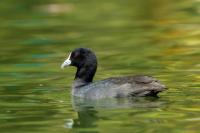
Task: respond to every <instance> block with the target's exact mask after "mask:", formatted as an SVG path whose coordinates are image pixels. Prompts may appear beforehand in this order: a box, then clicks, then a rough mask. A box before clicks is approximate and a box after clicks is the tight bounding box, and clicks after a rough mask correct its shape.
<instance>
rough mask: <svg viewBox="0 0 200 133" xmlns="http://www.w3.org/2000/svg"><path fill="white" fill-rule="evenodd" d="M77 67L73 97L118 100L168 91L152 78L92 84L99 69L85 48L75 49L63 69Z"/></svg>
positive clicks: (127, 77)
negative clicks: (119, 98) (70, 66)
mask: <svg viewBox="0 0 200 133" xmlns="http://www.w3.org/2000/svg"><path fill="white" fill-rule="evenodd" d="M65 64H67V66H69V65H72V66H75V67H77V72H76V76H75V80H74V83H73V85H72V95H73V96H77V97H81V98H87V99H102V98H112V97H115V98H118V97H133V96H156V95H157V94H158V93H159V92H162V91H164V90H165V89H166V87H165V85H163V84H161V83H160V82H159V81H158V80H157V79H155V78H153V77H151V76H143V75H137V76H126V77H111V78H108V79H104V80H100V81H96V82H92V80H93V76H94V75H95V72H96V68H97V59H96V56H95V54H94V53H93V52H92V51H90V50H88V49H85V48H79V49H75V50H74V51H73V52H72V53H71V54H70V56H69V57H68V59H67V60H66V61H65V62H64V63H63V64H62V67H65Z"/></svg>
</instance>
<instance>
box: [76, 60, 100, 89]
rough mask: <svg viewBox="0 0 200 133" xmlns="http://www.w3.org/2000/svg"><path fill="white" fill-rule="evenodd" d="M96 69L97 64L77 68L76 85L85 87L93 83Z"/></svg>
mask: <svg viewBox="0 0 200 133" xmlns="http://www.w3.org/2000/svg"><path fill="white" fill-rule="evenodd" d="M96 69H97V65H95V64H93V65H89V66H84V67H81V68H77V72H76V76H75V84H77V85H79V86H84V85H86V84H88V83H91V82H92V80H93V77H94V75H95V73H96Z"/></svg>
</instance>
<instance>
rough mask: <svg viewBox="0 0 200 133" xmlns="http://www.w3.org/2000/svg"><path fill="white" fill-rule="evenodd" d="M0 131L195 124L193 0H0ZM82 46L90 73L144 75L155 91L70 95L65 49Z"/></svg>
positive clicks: (199, 42) (191, 127) (139, 130)
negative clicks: (91, 61) (159, 88)
mask: <svg viewBox="0 0 200 133" xmlns="http://www.w3.org/2000/svg"><path fill="white" fill-rule="evenodd" d="M0 16H1V17H0V29H1V30H0V64H1V65H0V108H1V109H0V132H1V133H11V132H14V133H29V132H33V133H35V132H38V133H46V132H48V133H54V132H81V133H83V132H84V133H87V132H88V133H94V132H95V133H97V132H110V133H121V132H124V133H130V132H134V133H144V132H145V133H146V132H148V133H155V132H162V133H165V132H166V133H169V132H170V133H197V132H199V131H200V96H199V93H200V90H199V88H200V76H199V75H200V71H199V70H200V64H199V60H200V39H199V36H200V17H199V16H200V2H199V0H176V1H172V0H162V1H161V0H146V1H139V0H126V1H124V0H101V1H97V0H84V1H81V0H76V1H72V0H42V1H39V0H34V1H26V0H21V1H12V0H2V1H1V5H0ZM77 47H88V48H91V49H93V51H95V52H96V54H97V57H98V59H99V67H98V72H97V74H96V77H95V80H100V79H104V78H107V77H110V76H121V75H132V74H148V75H153V76H154V77H157V78H159V79H160V80H161V81H162V82H163V83H164V84H166V85H167V86H168V87H169V90H168V91H166V92H164V93H162V94H160V98H158V99H157V98H133V99H104V100H101V101H83V100H81V99H71V96H70V86H71V83H72V81H73V78H74V73H75V68H68V69H65V70H60V64H61V63H62V61H63V60H64V58H65V56H67V54H68V53H69V52H70V51H71V50H73V49H74V48H77Z"/></svg>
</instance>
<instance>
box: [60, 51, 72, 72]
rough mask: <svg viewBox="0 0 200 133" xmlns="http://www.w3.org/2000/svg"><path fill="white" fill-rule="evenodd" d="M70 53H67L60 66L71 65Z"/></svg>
mask: <svg viewBox="0 0 200 133" xmlns="http://www.w3.org/2000/svg"><path fill="white" fill-rule="evenodd" d="M70 57H71V53H70V54H69V56H68V58H67V59H66V60H65V61H64V62H63V63H62V65H61V68H62V69H63V68H64V67H67V66H69V65H71V63H72V61H71V60H70Z"/></svg>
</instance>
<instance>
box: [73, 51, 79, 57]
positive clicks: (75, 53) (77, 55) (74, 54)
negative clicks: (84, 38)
mask: <svg viewBox="0 0 200 133" xmlns="http://www.w3.org/2000/svg"><path fill="white" fill-rule="evenodd" d="M79 55H80V54H79V53H78V52H73V53H72V58H78V57H79Z"/></svg>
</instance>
